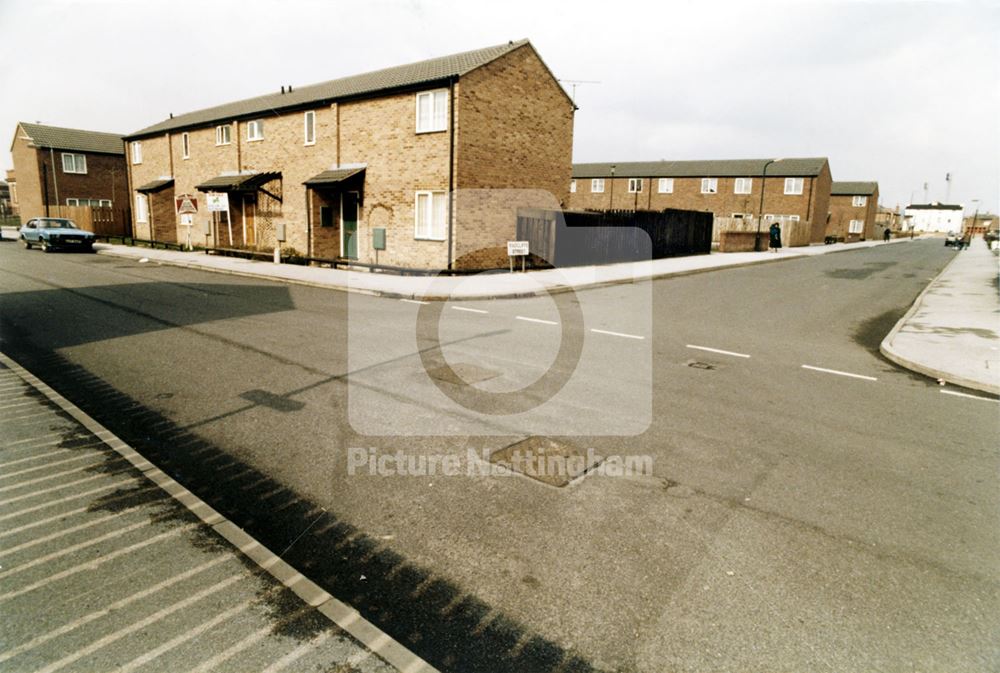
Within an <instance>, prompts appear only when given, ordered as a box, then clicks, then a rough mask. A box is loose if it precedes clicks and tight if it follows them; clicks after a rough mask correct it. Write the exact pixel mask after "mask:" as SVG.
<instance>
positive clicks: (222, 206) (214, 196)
mask: <svg viewBox="0 0 1000 673" xmlns="http://www.w3.org/2000/svg"><path fill="white" fill-rule="evenodd" d="M205 207H206V209H207V210H208V212H210V213H213V215H212V221H213V222H214V221H215V218H216V217H217V216H216V215H215V214H214V213H225V214H226V226H227V228H228V230H229V245H232V244H233V220H232V218H231V217H230V216H229V193H228V192H208V193H207V194H205ZM215 244H216V245H218V244H219V243H218V241H216V243H215Z"/></svg>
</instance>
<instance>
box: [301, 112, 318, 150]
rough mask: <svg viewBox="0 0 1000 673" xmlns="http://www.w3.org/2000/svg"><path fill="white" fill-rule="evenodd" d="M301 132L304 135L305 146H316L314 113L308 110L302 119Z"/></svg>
mask: <svg viewBox="0 0 1000 673" xmlns="http://www.w3.org/2000/svg"><path fill="white" fill-rule="evenodd" d="M302 127H303V128H302V132H303V134H304V135H305V144H306V145H315V144H316V113H315V112H314V111H312V110H309V111H308V112H306V113H305V115H304V116H303V119H302Z"/></svg>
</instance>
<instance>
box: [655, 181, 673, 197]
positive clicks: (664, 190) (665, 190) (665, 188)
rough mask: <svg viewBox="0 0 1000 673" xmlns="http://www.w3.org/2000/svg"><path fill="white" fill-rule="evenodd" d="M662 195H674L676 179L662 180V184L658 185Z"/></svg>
mask: <svg viewBox="0 0 1000 673" xmlns="http://www.w3.org/2000/svg"><path fill="white" fill-rule="evenodd" d="M657 187H658V189H659V192H660V194H673V193H674V179H673V178H660V182H659V184H658V185H657Z"/></svg>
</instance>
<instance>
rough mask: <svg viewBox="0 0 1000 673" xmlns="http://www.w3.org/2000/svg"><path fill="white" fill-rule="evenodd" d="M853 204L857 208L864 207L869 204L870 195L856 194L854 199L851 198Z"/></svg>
mask: <svg viewBox="0 0 1000 673" xmlns="http://www.w3.org/2000/svg"><path fill="white" fill-rule="evenodd" d="M851 205H852V206H854V207H855V208H861V207H864V206H866V205H868V197H867V196H855V197H854V198H853V199H851Z"/></svg>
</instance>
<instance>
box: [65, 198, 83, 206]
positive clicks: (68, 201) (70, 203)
mask: <svg viewBox="0 0 1000 673" xmlns="http://www.w3.org/2000/svg"><path fill="white" fill-rule="evenodd" d="M66 205H67V206H78V205H80V199H66Z"/></svg>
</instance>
